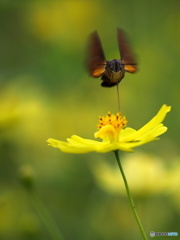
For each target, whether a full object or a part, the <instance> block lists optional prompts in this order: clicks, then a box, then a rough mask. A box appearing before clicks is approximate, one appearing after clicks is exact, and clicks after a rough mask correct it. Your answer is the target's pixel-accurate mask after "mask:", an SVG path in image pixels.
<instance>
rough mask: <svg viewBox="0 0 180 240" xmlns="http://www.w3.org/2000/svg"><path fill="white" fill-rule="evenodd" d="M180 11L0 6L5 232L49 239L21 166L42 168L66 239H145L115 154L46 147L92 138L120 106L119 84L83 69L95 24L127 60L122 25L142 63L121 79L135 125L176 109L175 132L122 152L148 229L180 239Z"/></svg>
mask: <svg viewBox="0 0 180 240" xmlns="http://www.w3.org/2000/svg"><path fill="white" fill-rule="evenodd" d="M179 11H180V2H179V0H172V1H169V0H158V1H157V0H152V1H148V0H144V1H143V0H136V1H133V0H127V1H122V0H119V1H118V0H112V1H110V0H109V1H102V0H96V1H90V0H89V1H75V0H74V1H73V0H71V1H70V0H67V1H66V0H63V1H48V0H46V1H45V0H41V1H28V0H26V1H12V0H1V1H0V239H2V240H16V239H18V240H29V239H33V240H40V239H43V240H46V239H51V236H50V235H49V233H48V231H47V229H46V228H45V226H44V224H43V223H42V221H41V219H40V217H39V215H38V214H37V212H36V211H35V209H34V207H33V205H32V202H31V200H30V197H29V195H28V194H27V192H26V191H25V190H24V189H23V187H22V185H21V184H20V183H19V180H18V179H19V174H20V171H23V170H22V169H29V170H30V171H31V170H32V171H33V173H34V181H35V186H36V189H37V191H38V194H39V197H40V198H41V199H42V201H43V203H44V204H45V205H46V206H47V207H48V210H49V212H50V214H51V215H52V217H53V218H54V220H55V221H56V222H57V224H58V227H59V229H60V231H61V232H62V234H63V236H64V239H67V240H70V239H71V240H74V239H78V240H81V239H82V240H85V239H86V240H92V239H93V240H110V239H111V240H119V239H127V240H129V239H138V240H139V239H141V235H140V233H139V230H138V227H137V224H136V222H135V219H134V216H133V214H132V212H131V209H130V206H129V203H128V200H127V196H126V193H125V191H124V186H123V183H122V179H121V175H120V173H119V172H117V171H118V168H117V166H116V162H115V159H114V156H113V154H112V153H108V154H97V153H90V154H85V155H72V154H65V153H61V152H60V151H58V149H53V148H52V147H48V146H47V144H46V140H47V139H48V138H49V137H52V138H55V139H59V140H60V139H61V140H65V139H66V138H67V137H69V136H71V135H72V134H77V135H80V136H82V137H85V138H93V134H94V132H95V131H96V124H97V120H98V116H99V115H104V114H106V113H107V111H111V112H112V113H116V112H117V108H118V107H117V95H116V88H110V89H106V88H102V87H100V83H101V81H100V80H99V79H93V78H90V77H89V76H88V74H87V72H86V71H85V69H84V59H85V49H86V43H87V38H88V35H89V34H90V33H91V32H92V31H93V30H95V29H96V30H98V32H99V34H100V36H101V40H102V43H103V46H104V49H105V53H106V57H107V59H113V58H119V52H118V46H117V40H116V27H117V26H118V27H120V28H123V29H124V30H125V31H126V32H127V34H128V37H129V40H130V42H131V43H132V46H133V49H134V51H135V52H136V53H137V55H138V62H139V69H140V70H139V72H138V73H137V74H134V75H131V74H128V73H127V74H126V77H125V78H124V79H123V81H122V83H121V84H120V95H121V109H122V114H123V115H126V117H127V119H128V125H129V126H131V127H133V128H135V129H138V128H140V127H141V126H142V125H143V124H145V123H146V122H147V121H148V120H150V119H151V118H152V117H153V116H154V115H155V114H156V113H157V111H158V110H159V108H160V107H161V105H163V104H168V105H171V106H172V111H171V112H170V113H169V114H168V116H167V119H166V120H165V125H167V126H168V132H167V133H166V134H165V135H163V136H161V140H160V141H157V142H153V143H149V144H147V145H146V146H142V147H141V148H140V150H139V149H137V150H136V152H135V153H133V154H130V153H123V154H121V159H122V164H123V166H124V168H125V172H126V173H127V177H128V179H129V185H130V188H131V189H132V193H133V196H134V201H135V204H136V207H137V211H138V213H139V215H140V219H141V221H142V223H143V226H144V229H145V231H146V233H147V235H148V236H149V232H150V231H156V232H168V231H169V232H171V231H174V232H179V234H180V226H179V222H180V192H179V186H180V153H179V144H180V142H179V122H180V111H179V89H180V84H179V78H180V73H179V68H180V67H179V57H180V55H179V53H180V44H179V43H180V15H179ZM154 239H159V237H155V238H154ZM161 239H167V237H161Z"/></svg>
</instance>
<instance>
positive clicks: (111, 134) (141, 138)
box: [47, 105, 171, 153]
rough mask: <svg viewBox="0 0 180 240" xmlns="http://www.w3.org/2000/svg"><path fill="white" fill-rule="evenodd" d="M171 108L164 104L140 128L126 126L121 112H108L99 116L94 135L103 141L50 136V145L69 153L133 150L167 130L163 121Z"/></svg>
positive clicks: (74, 136)
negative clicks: (59, 138)
mask: <svg viewBox="0 0 180 240" xmlns="http://www.w3.org/2000/svg"><path fill="white" fill-rule="evenodd" d="M170 110H171V107H169V106H167V105H163V106H162V107H161V109H160V110H159V112H158V113H157V115H156V116H155V117H154V118H152V119H151V120H150V121H149V122H148V123H147V124H145V125H144V126H143V127H142V128H140V129H139V130H135V129H133V128H129V127H127V128H124V127H125V126H126V123H127V121H126V118H125V117H122V116H121V115H120V114H119V113H117V114H116V115H111V114H110V113H108V115H107V116H105V117H99V120H100V123H99V125H98V128H99V130H98V131H97V132H96V133H95V134H94V136H95V138H101V139H102V141H101V142H100V141H95V140H90V139H84V138H81V137H79V136H76V135H73V136H72V137H71V138H68V139H67V142H63V141H58V140H55V139H52V138H49V139H48V140H47V142H48V143H49V145H50V146H52V147H56V148H59V149H60V150H61V151H62V152H67V153H88V152H101V153H105V152H109V151H115V150H121V151H126V152H131V151H133V150H132V149H133V148H135V147H138V146H140V145H143V144H145V143H147V142H150V141H153V140H156V139H157V137H158V136H159V135H161V134H163V133H164V132H166V131H167V127H165V126H164V125H163V124H162V121H163V120H164V118H165V116H166V114H167V113H168V112H169V111H170Z"/></svg>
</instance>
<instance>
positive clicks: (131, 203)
mask: <svg viewBox="0 0 180 240" xmlns="http://www.w3.org/2000/svg"><path fill="white" fill-rule="evenodd" d="M114 153H115V156H116V160H117V163H118V166H119V169H120V171H121V174H122V178H123V181H124V184H125V188H126V192H127V195H128V199H129V202H130V205H131V208H132V211H133V214H134V216H135V219H136V222H137V224H138V226H139V230H140V232H141V234H142V237H143V239H144V240H147V237H146V234H145V231H144V229H143V227H142V224H141V221H140V219H139V217H138V214H137V211H136V208H135V205H134V201H133V199H132V197H131V193H130V189H129V186H128V182H127V179H126V176H125V174H124V170H123V168H122V165H121V161H120V158H119V152H118V150H117V151H114Z"/></svg>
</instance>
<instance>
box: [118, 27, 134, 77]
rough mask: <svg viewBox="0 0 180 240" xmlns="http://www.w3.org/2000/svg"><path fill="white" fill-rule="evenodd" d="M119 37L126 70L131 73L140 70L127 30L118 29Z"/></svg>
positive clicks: (120, 50)
mask: <svg viewBox="0 0 180 240" xmlns="http://www.w3.org/2000/svg"><path fill="white" fill-rule="evenodd" d="M117 38H118V45H119V52H120V54H121V60H122V62H123V63H124V65H125V66H124V68H125V70H126V71H127V72H130V73H135V72H136V71H137V70H138V69H137V63H136V59H135V56H134V54H133V52H132V50H131V47H130V45H129V43H128V40H127V37H126V34H125V32H124V31H123V30H122V29H120V28H118V29H117Z"/></svg>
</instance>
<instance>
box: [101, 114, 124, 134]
mask: <svg viewBox="0 0 180 240" xmlns="http://www.w3.org/2000/svg"><path fill="white" fill-rule="evenodd" d="M126 123H127V120H126V118H125V117H122V116H121V114H120V113H117V114H116V115H114V114H111V113H110V112H108V114H107V115H106V116H105V117H101V116H100V117H99V124H98V128H99V129H101V128H102V127H104V126H107V125H111V126H113V127H114V128H115V130H116V131H120V130H121V129H122V128H124V127H125V126H126Z"/></svg>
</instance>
